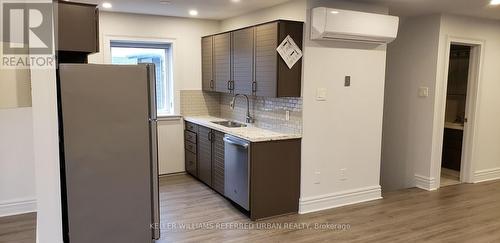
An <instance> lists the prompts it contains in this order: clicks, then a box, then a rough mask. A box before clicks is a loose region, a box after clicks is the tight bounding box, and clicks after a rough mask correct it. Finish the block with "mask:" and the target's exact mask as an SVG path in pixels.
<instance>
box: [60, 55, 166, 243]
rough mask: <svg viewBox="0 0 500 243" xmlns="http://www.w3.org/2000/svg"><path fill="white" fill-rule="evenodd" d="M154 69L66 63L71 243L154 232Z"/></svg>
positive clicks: (63, 95)
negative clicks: (150, 79)
mask: <svg viewBox="0 0 500 243" xmlns="http://www.w3.org/2000/svg"><path fill="white" fill-rule="evenodd" d="M149 72H150V71H149V68H148V66H147V65H133V66H129V65H92V64H61V65H60V68H59V77H60V79H59V82H60V84H59V91H60V100H59V102H60V110H61V113H60V116H62V117H61V123H62V124H60V125H61V126H62V131H61V132H62V135H63V142H64V147H63V149H64V157H63V159H64V161H63V162H62V166H63V170H64V175H63V176H64V177H65V180H64V182H63V183H64V184H65V186H66V203H65V205H67V226H68V231H69V232H65V233H66V234H68V235H69V239H70V241H71V242H72V243H86V242H95V243H100V242H102V243H104V242H149V241H151V239H152V238H153V237H154V235H153V234H154V232H152V229H151V228H150V224H151V223H153V222H154V220H155V215H154V214H155V208H154V205H153V204H154V203H155V200H157V198H154V197H153V196H152V195H153V194H154V193H155V190H152V189H153V184H154V178H155V177H157V174H152V173H154V172H153V171H154V170H155V169H156V165H155V166H153V165H152V162H153V161H154V160H155V158H154V156H152V152H154V150H155V148H154V145H153V144H152V143H153V142H155V141H154V140H155V139H154V138H153V137H152V134H154V133H155V130H156V126H155V123H154V119H153V121H152V120H151V119H152V118H154V114H151V113H152V112H151V110H150V105H151V100H150V96H151V94H150V92H151V90H150V89H149V88H150V87H151V86H150V85H151V84H150V83H149V80H148V76H149ZM153 80H154V79H153ZM113 232H127V234H121V233H113Z"/></svg>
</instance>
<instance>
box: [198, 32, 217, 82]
mask: <svg viewBox="0 0 500 243" xmlns="http://www.w3.org/2000/svg"><path fill="white" fill-rule="evenodd" d="M213 40H214V38H213V36H206V37H203V38H201V73H202V79H201V80H202V81H201V87H202V89H203V90H205V91H215V82H214V78H213V73H214V65H213V62H214V57H213V55H212V53H213V48H214V41H213Z"/></svg>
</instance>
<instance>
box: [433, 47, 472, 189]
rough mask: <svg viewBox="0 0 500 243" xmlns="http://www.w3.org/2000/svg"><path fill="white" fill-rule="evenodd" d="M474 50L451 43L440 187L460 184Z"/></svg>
mask: <svg viewBox="0 0 500 243" xmlns="http://www.w3.org/2000/svg"><path fill="white" fill-rule="evenodd" d="M470 57H471V47H470V46H466V45H458V44H451V47H450V55H449V67H448V85H447V91H446V108H445V123H444V134H443V150H442V158H441V183H440V184H441V187H444V186H451V185H456V184H459V183H460V181H461V180H460V170H461V167H462V147H463V138H464V124H465V121H466V116H465V108H466V102H467V87H468V83H469V67H470Z"/></svg>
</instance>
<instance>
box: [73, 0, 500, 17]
mask: <svg viewBox="0 0 500 243" xmlns="http://www.w3.org/2000/svg"><path fill="white" fill-rule="evenodd" d="M71 1H73V0H71ZM74 1H78V2H86V3H94V4H99V5H100V6H102V3H103V2H109V3H111V4H113V8H111V9H109V10H108V9H103V8H102V7H100V8H101V10H104V11H116V12H128V13H141V14H153V15H164V16H178V17H192V16H190V15H189V10H191V9H196V10H197V11H198V13H199V14H198V16H196V18H201V19H216V20H221V19H226V18H230V17H234V16H238V15H242V14H245V13H248V12H252V11H256V10H259V9H262V8H267V7H271V6H274V5H278V4H281V3H284V2H287V1H290V0H74ZM348 1H357V2H367V3H375V4H382V5H385V6H387V7H389V9H390V12H391V14H393V15H398V16H401V17H411V16H418V15H426V14H434V13H451V14H459V15H467V16H474V17H481V18H490V19H499V20H500V5H497V6H491V5H489V1H490V0H348Z"/></svg>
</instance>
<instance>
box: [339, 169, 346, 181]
mask: <svg viewBox="0 0 500 243" xmlns="http://www.w3.org/2000/svg"><path fill="white" fill-rule="evenodd" d="M340 180H341V181H346V180H347V169H346V168H343V169H340Z"/></svg>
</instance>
